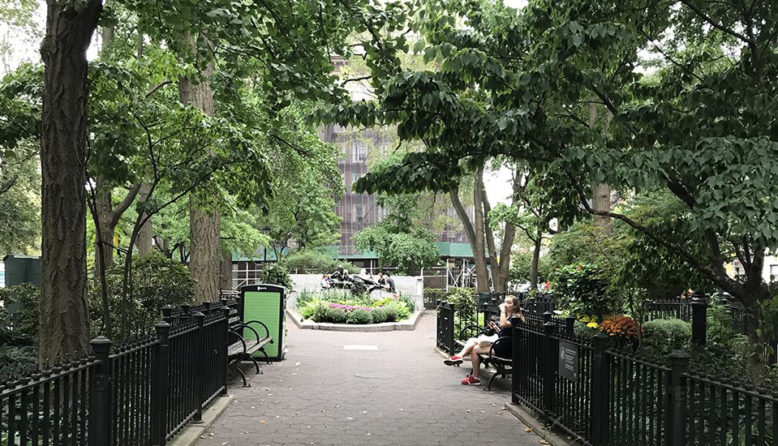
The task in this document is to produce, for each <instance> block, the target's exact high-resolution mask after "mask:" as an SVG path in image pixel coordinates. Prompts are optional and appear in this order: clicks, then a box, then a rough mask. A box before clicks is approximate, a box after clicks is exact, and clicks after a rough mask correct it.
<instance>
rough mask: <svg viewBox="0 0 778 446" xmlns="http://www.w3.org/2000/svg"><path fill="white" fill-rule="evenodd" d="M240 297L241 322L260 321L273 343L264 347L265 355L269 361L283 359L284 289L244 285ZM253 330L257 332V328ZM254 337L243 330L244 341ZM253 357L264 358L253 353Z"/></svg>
mask: <svg viewBox="0 0 778 446" xmlns="http://www.w3.org/2000/svg"><path fill="white" fill-rule="evenodd" d="M240 297H241V299H240V305H241V308H240V314H241V320H243V321H244V322H249V321H260V322H262V323H264V324H265V325H267V328H268V331H269V332H270V337H271V338H273V343H272V344H267V345H266V346H265V353H267V356H268V358H269V359H270V360H271V361H280V360H282V359H284V354H285V353H286V350H285V346H284V335H285V334H286V326H285V317H284V308H285V307H286V288H284V287H282V286H278V285H264V284H259V285H246V286H243V287H241V288H240ZM253 328H254V329H255V330H257V327H253ZM257 331H260V330H257ZM261 334H262V332H261V331H260V335H261ZM255 337H256V336H255V335H254V332H252V331H251V330H249V329H244V331H243V338H244V339H254V338H255ZM254 357H255V358H264V355H262V353H259V352H257V353H254Z"/></svg>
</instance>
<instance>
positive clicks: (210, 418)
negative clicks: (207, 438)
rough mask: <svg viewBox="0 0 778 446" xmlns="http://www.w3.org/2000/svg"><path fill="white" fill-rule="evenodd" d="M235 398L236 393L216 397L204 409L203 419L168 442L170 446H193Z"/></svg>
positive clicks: (190, 425)
mask: <svg viewBox="0 0 778 446" xmlns="http://www.w3.org/2000/svg"><path fill="white" fill-rule="evenodd" d="M234 400H235V396H234V395H227V396H223V397H219V398H216V399H215V400H214V401H213V404H211V405H210V407H208V408H207V409H205V410H204V411H203V421H201V422H200V423H196V424H195V423H190V424H188V425H187V427H185V428H184V429H183V430H181V432H179V433H178V435H176V436H175V437H174V438H173V439H172V440H170V441H169V442H168V443H167V444H168V446H192V445H193V444H195V443H196V442H197V440H199V439H200V436H201V435H203V434H204V433H205V431H206V430H208V428H209V427H211V426H212V425H213V423H214V421H216V420H217V419H218V418H219V416H221V414H222V413H223V412H224V410H225V409H227V407H228V406H229V405H230V403H232V402H233V401H234Z"/></svg>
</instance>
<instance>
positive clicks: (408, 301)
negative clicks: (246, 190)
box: [400, 294, 416, 315]
mask: <svg viewBox="0 0 778 446" xmlns="http://www.w3.org/2000/svg"><path fill="white" fill-rule="evenodd" d="M400 302H402V303H404V304H405V306H406V307H407V308H408V314H409V315H410V313H413V312H414V311H416V301H415V300H413V298H412V297H410V296H406V295H405V294H400Z"/></svg>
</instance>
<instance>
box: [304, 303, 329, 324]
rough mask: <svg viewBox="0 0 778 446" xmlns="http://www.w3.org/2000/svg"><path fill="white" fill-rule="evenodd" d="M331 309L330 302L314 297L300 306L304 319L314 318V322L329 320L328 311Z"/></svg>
mask: <svg viewBox="0 0 778 446" xmlns="http://www.w3.org/2000/svg"><path fill="white" fill-rule="evenodd" d="M329 309H330V308H329V303H327V302H326V301H323V300H320V299H314V300H312V301H310V302H306V303H305V304H303V306H302V307H301V308H300V315H301V316H302V317H303V318H304V319H312V320H313V321H314V322H324V321H326V320H327V315H328V313H327V311H328V310H329Z"/></svg>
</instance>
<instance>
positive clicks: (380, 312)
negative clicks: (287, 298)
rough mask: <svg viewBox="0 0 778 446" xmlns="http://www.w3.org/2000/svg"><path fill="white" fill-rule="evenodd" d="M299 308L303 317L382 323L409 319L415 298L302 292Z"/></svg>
mask: <svg viewBox="0 0 778 446" xmlns="http://www.w3.org/2000/svg"><path fill="white" fill-rule="evenodd" d="M297 308H298V310H299V312H300V315H301V316H302V317H303V319H310V320H312V321H314V322H332V323H336V324H379V323H382V322H397V321H401V320H403V319H407V318H408V316H410V315H411V313H412V312H413V311H414V310H415V305H414V302H413V300H412V299H410V298H408V297H407V296H404V295H402V294H400V295H393V296H391V297H386V298H383V299H377V300H374V299H371V298H370V297H369V296H357V297H352V296H345V295H342V294H336V293H302V294H301V295H300V297H299V298H298V299H297Z"/></svg>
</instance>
